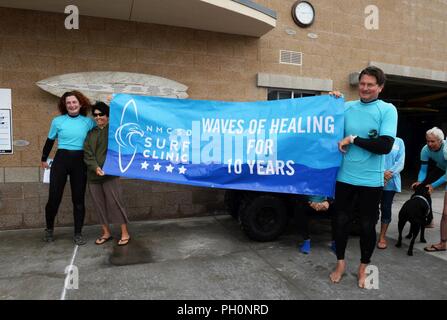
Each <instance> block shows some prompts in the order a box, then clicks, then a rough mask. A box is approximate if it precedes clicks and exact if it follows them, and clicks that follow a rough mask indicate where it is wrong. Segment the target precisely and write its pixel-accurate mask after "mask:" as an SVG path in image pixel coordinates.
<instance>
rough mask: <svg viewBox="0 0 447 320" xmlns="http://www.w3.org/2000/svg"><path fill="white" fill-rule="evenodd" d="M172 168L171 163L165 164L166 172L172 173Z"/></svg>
mask: <svg viewBox="0 0 447 320" xmlns="http://www.w3.org/2000/svg"><path fill="white" fill-rule="evenodd" d="M172 170H174V167H173V166H172V165H171V164H169V166H166V172H171V173H172Z"/></svg>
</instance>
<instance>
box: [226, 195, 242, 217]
mask: <svg viewBox="0 0 447 320" xmlns="http://www.w3.org/2000/svg"><path fill="white" fill-rule="evenodd" d="M240 192H241V191H236V190H226V191H225V195H224V204H225V208H226V210H227V211H228V213H229V214H230V215H231V216H232V217H233V218H235V219H238V217H239V207H240V205H241V194H240Z"/></svg>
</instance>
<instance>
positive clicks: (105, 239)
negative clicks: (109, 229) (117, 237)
mask: <svg viewBox="0 0 447 320" xmlns="http://www.w3.org/2000/svg"><path fill="white" fill-rule="evenodd" d="M112 239H113V236H110V237H108V238H104V237H99V238H98V239H96V241H95V244H96V245H98V246H100V245H102V244H104V243H106V242H107V241H109V240H112Z"/></svg>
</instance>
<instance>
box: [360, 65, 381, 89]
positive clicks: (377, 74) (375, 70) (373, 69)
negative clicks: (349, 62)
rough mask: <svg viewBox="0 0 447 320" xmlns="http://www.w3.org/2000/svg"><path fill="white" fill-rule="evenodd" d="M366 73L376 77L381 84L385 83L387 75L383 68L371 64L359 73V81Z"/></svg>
mask: <svg viewBox="0 0 447 320" xmlns="http://www.w3.org/2000/svg"><path fill="white" fill-rule="evenodd" d="M365 74H366V75H368V76H372V77H374V78H376V81H377V84H378V85H379V86H383V85H385V81H386V76H385V73H384V72H383V71H382V69H380V68H377V67H374V66H370V67H367V68H365V69H363V70H362V72H360V74H359V81H360V79H361V78H362V76H363V75H365Z"/></svg>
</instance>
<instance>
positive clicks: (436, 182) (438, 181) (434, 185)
mask: <svg viewBox="0 0 447 320" xmlns="http://www.w3.org/2000/svg"><path fill="white" fill-rule="evenodd" d="M444 183H445V174H444V175H442V177H441V178H439V179H438V180H436V181H435V182H433V183H432V184H431V185H432V187H433V188H437V187H439V186H440V185H442V184H444Z"/></svg>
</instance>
